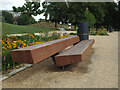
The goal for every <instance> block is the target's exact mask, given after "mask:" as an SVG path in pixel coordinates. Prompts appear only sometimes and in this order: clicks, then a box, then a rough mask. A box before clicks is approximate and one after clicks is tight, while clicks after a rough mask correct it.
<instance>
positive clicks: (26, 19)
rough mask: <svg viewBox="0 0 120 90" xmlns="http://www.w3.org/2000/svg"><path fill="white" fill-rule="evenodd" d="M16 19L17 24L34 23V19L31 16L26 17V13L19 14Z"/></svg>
mask: <svg viewBox="0 0 120 90" xmlns="http://www.w3.org/2000/svg"><path fill="white" fill-rule="evenodd" d="M16 21H17V23H18V25H28V24H34V23H36V21H35V19H34V18H33V17H32V16H31V17H28V15H26V14H21V15H20V16H19V17H18V18H17V20H16Z"/></svg>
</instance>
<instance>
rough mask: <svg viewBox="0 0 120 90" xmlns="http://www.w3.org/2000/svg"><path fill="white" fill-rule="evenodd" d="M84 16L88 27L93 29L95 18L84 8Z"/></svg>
mask: <svg viewBox="0 0 120 90" xmlns="http://www.w3.org/2000/svg"><path fill="white" fill-rule="evenodd" d="M84 15H85V17H86V21H89V27H93V26H94V24H95V22H96V19H95V16H94V15H93V14H92V13H91V12H90V11H89V10H88V8H86V11H85V14H84Z"/></svg>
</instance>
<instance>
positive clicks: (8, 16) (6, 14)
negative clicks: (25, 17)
mask: <svg viewBox="0 0 120 90" xmlns="http://www.w3.org/2000/svg"><path fill="white" fill-rule="evenodd" d="M2 16H3V21H6V22H7V23H10V24H13V22H14V20H13V15H12V14H11V13H9V12H7V11H2Z"/></svg>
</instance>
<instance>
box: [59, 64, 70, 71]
mask: <svg viewBox="0 0 120 90" xmlns="http://www.w3.org/2000/svg"><path fill="white" fill-rule="evenodd" d="M70 65H71V64H68V65H64V66H61V67H58V68H60V69H62V70H64V69H65V68H67V67H69V66H70Z"/></svg>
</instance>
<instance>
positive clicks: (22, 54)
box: [10, 36, 79, 64]
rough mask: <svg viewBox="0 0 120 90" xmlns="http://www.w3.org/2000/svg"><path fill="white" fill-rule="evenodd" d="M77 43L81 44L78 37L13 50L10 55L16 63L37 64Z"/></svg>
mask: <svg viewBox="0 0 120 90" xmlns="http://www.w3.org/2000/svg"><path fill="white" fill-rule="evenodd" d="M77 42H79V37H78V36H73V37H67V38H62V39H58V40H53V41H50V42H46V43H42V44H37V45H32V46H29V47H25V48H21V49H16V50H12V51H11V52H10V54H11V56H12V59H13V60H14V61H15V62H21V63H27V64H35V63H38V62H40V61H42V60H43V59H45V58H48V57H49V56H52V55H54V54H55V53H57V52H59V51H61V50H63V49H65V48H66V47H68V46H70V45H73V44H74V43H77Z"/></svg>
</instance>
